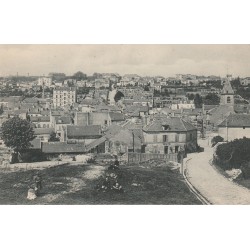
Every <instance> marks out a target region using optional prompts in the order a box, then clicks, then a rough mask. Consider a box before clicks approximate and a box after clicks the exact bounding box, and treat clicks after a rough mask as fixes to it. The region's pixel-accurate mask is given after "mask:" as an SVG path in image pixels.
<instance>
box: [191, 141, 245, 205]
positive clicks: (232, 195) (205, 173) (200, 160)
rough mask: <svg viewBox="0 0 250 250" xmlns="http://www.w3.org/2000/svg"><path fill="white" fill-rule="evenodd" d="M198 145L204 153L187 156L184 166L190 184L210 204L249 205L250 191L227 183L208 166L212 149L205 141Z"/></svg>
mask: <svg viewBox="0 0 250 250" xmlns="http://www.w3.org/2000/svg"><path fill="white" fill-rule="evenodd" d="M199 144H200V145H202V146H203V147H204V149H205V151H204V152H202V153H193V154H189V155H188V159H189V160H188V161H187V164H186V167H187V178H188V180H189V181H190V182H191V184H192V185H193V186H194V187H195V188H196V189H197V190H198V191H199V192H200V193H201V194H202V195H203V196H204V197H205V198H206V199H207V200H208V201H210V202H211V203H212V204H216V205H236V204H250V190H248V189H247V188H244V187H242V186H239V185H237V184H235V183H233V182H231V181H229V180H228V179H227V178H225V177H224V176H223V175H221V174H220V173H219V172H218V171H217V170H216V169H215V168H214V167H213V166H212V165H210V163H209V160H210V159H212V155H213V149H212V148H211V147H210V146H208V142H207V140H204V141H201V142H199Z"/></svg>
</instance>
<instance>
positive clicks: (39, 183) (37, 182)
mask: <svg viewBox="0 0 250 250" xmlns="http://www.w3.org/2000/svg"><path fill="white" fill-rule="evenodd" d="M34 181H35V185H36V188H37V191H38V193H39V192H40V191H41V190H42V188H43V187H42V177H41V175H40V173H37V174H36V175H35V176H34Z"/></svg>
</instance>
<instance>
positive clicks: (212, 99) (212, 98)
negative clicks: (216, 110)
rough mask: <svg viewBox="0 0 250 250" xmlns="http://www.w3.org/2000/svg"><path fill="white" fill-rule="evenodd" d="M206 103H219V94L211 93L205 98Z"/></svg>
mask: <svg viewBox="0 0 250 250" xmlns="http://www.w3.org/2000/svg"><path fill="white" fill-rule="evenodd" d="M204 104H206V105H219V104H220V97H219V96H218V95H217V94H214V93H209V94H207V95H206V96H205V98H204Z"/></svg>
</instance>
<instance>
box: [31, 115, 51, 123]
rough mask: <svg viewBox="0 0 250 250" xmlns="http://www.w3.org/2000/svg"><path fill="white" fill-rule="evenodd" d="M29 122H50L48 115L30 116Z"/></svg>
mask: <svg viewBox="0 0 250 250" xmlns="http://www.w3.org/2000/svg"><path fill="white" fill-rule="evenodd" d="M30 121H31V122H50V117H49V116H31V117H30Z"/></svg>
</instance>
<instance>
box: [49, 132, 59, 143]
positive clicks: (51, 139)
mask: <svg viewBox="0 0 250 250" xmlns="http://www.w3.org/2000/svg"><path fill="white" fill-rule="evenodd" d="M53 141H60V139H59V138H58V137H57V136H56V133H55V132H52V133H51V134H50V138H49V142H53Z"/></svg>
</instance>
